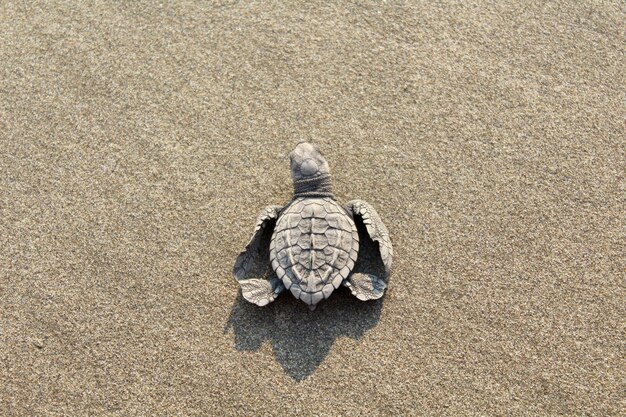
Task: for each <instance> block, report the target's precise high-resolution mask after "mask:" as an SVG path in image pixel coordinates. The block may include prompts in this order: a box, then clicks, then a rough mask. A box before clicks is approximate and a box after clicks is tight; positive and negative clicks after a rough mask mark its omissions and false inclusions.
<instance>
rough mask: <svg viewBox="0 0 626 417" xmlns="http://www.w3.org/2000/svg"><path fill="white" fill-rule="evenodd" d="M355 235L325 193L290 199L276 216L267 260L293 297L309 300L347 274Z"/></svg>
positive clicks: (312, 301)
mask: <svg viewBox="0 0 626 417" xmlns="http://www.w3.org/2000/svg"><path fill="white" fill-rule="evenodd" d="M358 252H359V235H358V233H357V229H356V225H355V224H354V221H353V220H352V218H351V216H350V215H349V214H348V212H347V211H346V210H345V209H344V208H343V207H342V206H340V205H339V204H338V203H337V202H336V201H335V200H334V199H332V198H330V197H321V198H316V197H309V198H306V197H305V198H302V197H300V198H296V199H294V200H293V201H292V202H291V203H290V204H289V205H288V206H287V207H286V208H285V209H284V210H283V212H282V213H281V214H280V217H279V218H278V220H277V221H276V226H275V228H274V233H273V235H272V240H271V243H270V261H271V263H272V268H273V269H274V271H276V275H277V276H278V278H280V279H281V280H282V282H283V284H284V285H285V288H287V289H289V290H290V291H291V293H292V294H293V295H294V297H296V298H299V299H300V300H302V301H304V302H305V303H307V304H309V305H315V304H317V303H318V302H320V301H321V300H323V299H326V298H328V297H330V294H331V293H332V292H333V290H335V289H336V288H338V287H339V286H340V285H341V284H342V282H343V281H344V280H345V279H346V278H347V277H348V275H349V274H350V272H351V271H352V268H353V267H354V263H355V261H356V258H357V254H358Z"/></svg>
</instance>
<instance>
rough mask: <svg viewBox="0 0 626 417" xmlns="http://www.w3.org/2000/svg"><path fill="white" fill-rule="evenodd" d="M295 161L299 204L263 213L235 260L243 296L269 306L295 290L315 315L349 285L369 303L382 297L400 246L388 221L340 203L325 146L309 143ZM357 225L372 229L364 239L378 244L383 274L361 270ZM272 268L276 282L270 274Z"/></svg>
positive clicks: (363, 207)
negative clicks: (391, 234)
mask: <svg viewBox="0 0 626 417" xmlns="http://www.w3.org/2000/svg"><path fill="white" fill-rule="evenodd" d="M289 157H290V164H291V177H292V180H293V188H294V194H293V198H292V200H291V201H290V202H289V203H288V204H287V205H285V206H277V205H272V206H268V207H266V208H265V209H263V210H262V211H261V213H260V214H259V216H258V218H257V222H256V225H255V228H254V233H253V235H252V238H251V239H250V241H249V242H248V244H247V245H246V247H245V249H244V250H243V251H242V252H241V253H240V254H239V255H238V256H237V259H236V261H235V266H234V268H233V275H234V277H235V280H236V281H237V282H238V283H239V285H240V286H241V291H242V295H243V297H244V298H245V299H246V300H247V301H249V302H251V303H254V304H256V305H258V306H261V307H262V306H265V305H267V304H269V303H270V302H272V301H274V300H275V299H276V297H277V296H278V295H279V294H280V293H281V292H283V291H284V290H285V289H287V290H289V291H290V292H291V294H293V296H294V297H295V298H297V299H299V300H302V301H303V302H304V303H306V304H307V305H308V306H309V308H310V309H311V310H314V309H315V307H316V306H317V304H318V303H319V302H320V301H322V300H325V299H328V298H329V297H330V296H331V294H332V293H333V291H334V290H336V289H337V288H339V287H340V286H345V287H348V288H349V289H350V291H351V293H352V294H353V295H354V296H356V298H357V299H359V300H361V301H367V300H375V299H379V298H381V297H382V296H383V294H384V291H385V288H386V287H387V281H388V278H389V275H390V272H391V264H392V258H393V247H392V245H391V240H390V238H389V232H388V230H387V227H386V226H385V225H384V223H383V222H382V220H381V219H380V216H379V215H378V213H377V212H376V210H375V209H374V208H373V207H372V206H371V205H370V204H369V203H367V202H365V201H362V200H352V201H350V202H348V204H347V205H346V206H342V205H341V204H339V202H337V200H336V198H335V196H334V195H333V193H332V182H331V175H330V168H329V166H328V162H327V161H326V159H324V157H323V156H322V154H321V152H320V149H319V147H318V146H317V145H315V144H311V143H309V142H306V141H301V142H299V143H298V144H297V145H296V147H295V149H294V150H293V151H292V152H291V153H290V154H289ZM355 220H359V221H361V222H362V224H363V225H364V226H365V227H364V228H362V229H363V230H364V231H363V232H362V233H367V235H369V238H370V239H371V240H372V241H373V242H375V243H377V246H378V248H377V250H376V251H375V256H378V257H380V260H382V265H383V267H384V268H381V271H382V273H381V274H379V275H381V276H376V275H374V274H370V273H363V272H353V268H354V266H355V262H356V261H357V257H358V255H359V240H360V239H359V231H358V230H357V226H356V224H355ZM268 249H269V259H268V258H267V254H268ZM268 263H269V264H271V269H270V274H269V276H268V275H267V273H265V274H263V271H267V270H268V268H267V264H268ZM262 275H265V276H262Z"/></svg>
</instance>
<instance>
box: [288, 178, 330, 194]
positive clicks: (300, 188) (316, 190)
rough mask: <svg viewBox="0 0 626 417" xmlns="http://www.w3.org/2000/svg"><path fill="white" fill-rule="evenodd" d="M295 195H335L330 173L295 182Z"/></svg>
mask: <svg viewBox="0 0 626 417" xmlns="http://www.w3.org/2000/svg"><path fill="white" fill-rule="evenodd" d="M293 191H294V197H334V196H333V186H332V182H331V179H330V174H323V175H320V176H318V177H313V178H306V179H302V180H297V181H294V182H293Z"/></svg>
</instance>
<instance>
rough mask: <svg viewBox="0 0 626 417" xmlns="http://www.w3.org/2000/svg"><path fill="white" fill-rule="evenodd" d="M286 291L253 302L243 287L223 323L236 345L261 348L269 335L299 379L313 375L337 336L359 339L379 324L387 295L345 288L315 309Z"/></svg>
mask: <svg viewBox="0 0 626 417" xmlns="http://www.w3.org/2000/svg"><path fill="white" fill-rule="evenodd" d="M290 295H291V294H290V293H289V292H286V293H284V294H283V296H281V297H280V298H278V299H277V300H276V301H275V302H274V303H272V304H270V305H268V306H266V307H257V306H256V305H253V304H250V303H249V302H247V301H246V300H245V299H244V298H243V297H242V296H241V293H240V294H239V295H238V296H237V298H236V299H235V302H234V303H233V307H232V309H231V312H230V317H229V318H228V322H227V324H226V327H225V329H224V331H225V332H228V331H230V330H232V331H233V332H234V335H235V348H236V349H237V350H239V351H256V350H258V349H259V348H260V347H261V345H262V344H263V343H264V342H265V341H270V343H271V346H272V349H273V351H274V355H275V356H276V360H278V362H279V363H280V365H281V366H282V368H283V370H284V371H285V372H286V373H287V375H289V376H290V377H291V378H293V379H294V380H296V381H302V380H304V379H306V378H307V377H309V376H310V375H311V374H313V372H315V370H316V369H317V367H318V366H319V365H320V364H321V363H322V362H323V361H324V359H325V358H326V356H328V354H329V353H330V349H331V347H332V345H333V343H334V342H335V340H336V339H337V338H340V337H350V338H352V339H356V340H359V339H360V338H361V337H362V336H363V335H364V334H365V332H367V331H368V330H369V329H372V328H373V327H375V326H376V325H377V324H378V322H379V320H380V315H381V310H382V304H383V300H384V297H383V299H381V300H375V301H368V302H362V301H359V300H357V299H356V298H355V297H353V296H352V295H351V294H350V292H349V291H348V290H347V289H345V288H340V289H339V290H337V291H335V292H334V293H333V295H332V296H331V297H330V298H329V299H328V300H326V301H324V302H322V303H320V304H319V305H318V307H317V308H316V309H315V311H309V309H308V307H307V306H306V304H304V303H302V302H301V301H298V300H296V299H295V298H293V297H290Z"/></svg>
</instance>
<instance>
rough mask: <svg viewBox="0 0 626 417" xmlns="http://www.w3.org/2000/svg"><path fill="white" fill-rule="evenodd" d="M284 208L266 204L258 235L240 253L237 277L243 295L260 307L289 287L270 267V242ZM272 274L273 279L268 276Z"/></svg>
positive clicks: (259, 219)
mask: <svg viewBox="0 0 626 417" xmlns="http://www.w3.org/2000/svg"><path fill="white" fill-rule="evenodd" d="M281 209H282V207H280V206H269V207H266V208H265V209H264V210H263V211H262V212H261V214H260V215H259V217H258V219H257V222H256V226H255V228H254V234H253V235H252V238H251V239H250V242H248V244H247V245H246V248H245V249H244V250H243V251H242V252H241V253H240V254H239V256H237V260H236V261H235V266H234V267H233V276H234V277H235V279H236V280H237V282H239V285H240V286H241V293H242V295H243V297H244V298H245V299H246V300H248V301H249V302H251V303H254V304H256V305H258V306H265V305H267V304H269V303H270V302H272V301H274V300H275V299H276V296H277V295H278V294H280V292H281V291H282V290H284V289H285V287H284V286H283V283H282V282H281V281H280V280H279V279H278V277H277V276H276V274H275V273H274V272H273V271H270V267H269V245H270V239H271V237H272V232H273V231H274V226H275V225H276V219H277V218H278V215H279V213H280V210H281ZM267 276H269V278H265V277H267Z"/></svg>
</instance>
